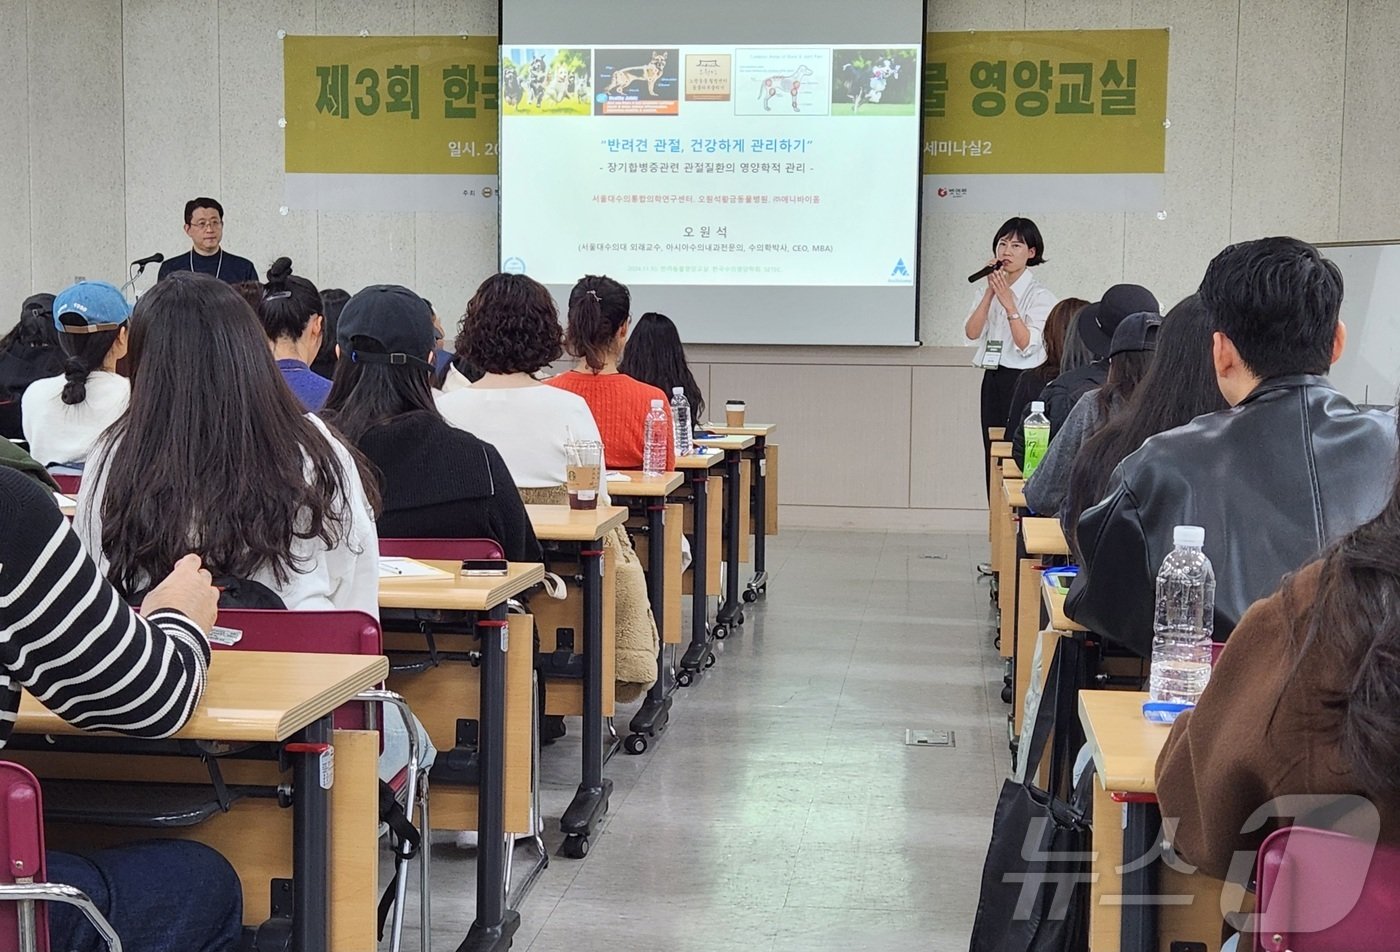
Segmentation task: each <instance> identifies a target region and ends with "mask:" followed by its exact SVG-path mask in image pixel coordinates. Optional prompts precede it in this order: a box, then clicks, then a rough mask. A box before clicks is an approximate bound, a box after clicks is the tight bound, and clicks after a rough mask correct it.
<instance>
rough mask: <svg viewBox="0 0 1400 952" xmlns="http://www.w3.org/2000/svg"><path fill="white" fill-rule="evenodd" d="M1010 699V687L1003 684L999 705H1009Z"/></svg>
mask: <svg viewBox="0 0 1400 952" xmlns="http://www.w3.org/2000/svg"><path fill="white" fill-rule="evenodd" d="M1011 698H1012V691H1011V685H1009V684H1003V685H1002V686H1001V703H1003V704H1010V703H1011Z"/></svg>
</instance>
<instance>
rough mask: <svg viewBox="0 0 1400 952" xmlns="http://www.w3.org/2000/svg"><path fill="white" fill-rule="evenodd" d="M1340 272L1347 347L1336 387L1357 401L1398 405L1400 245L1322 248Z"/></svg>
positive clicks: (1337, 368) (1336, 374)
mask: <svg viewBox="0 0 1400 952" xmlns="http://www.w3.org/2000/svg"><path fill="white" fill-rule="evenodd" d="M1318 248H1319V249H1320V250H1321V251H1322V253H1323V255H1325V256H1326V257H1328V258H1330V259H1331V260H1333V261H1335V262H1336V263H1337V267H1339V268H1341V269H1342V279H1343V281H1344V282H1345V289H1346V293H1345V295H1344V296H1343V298H1342V321H1343V322H1344V323H1345V324H1346V326H1347V343H1346V348H1345V349H1344V350H1343V352H1342V359H1341V360H1339V361H1337V363H1335V364H1333V365H1332V373H1331V379H1332V383H1333V385H1334V386H1335V387H1336V388H1337V389H1338V390H1340V391H1341V392H1342V393H1343V394H1345V395H1346V396H1347V397H1348V398H1349V399H1351V400H1352V402H1354V403H1364V404H1371V405H1373V406H1384V407H1389V406H1394V405H1395V398H1396V394H1397V392H1400V241H1390V242H1364V243H1361V242H1357V243H1339V244H1319V245H1318Z"/></svg>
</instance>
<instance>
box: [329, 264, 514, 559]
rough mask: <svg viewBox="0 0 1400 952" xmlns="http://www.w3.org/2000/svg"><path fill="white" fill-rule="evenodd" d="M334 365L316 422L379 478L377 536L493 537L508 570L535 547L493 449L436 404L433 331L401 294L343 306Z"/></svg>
mask: <svg viewBox="0 0 1400 952" xmlns="http://www.w3.org/2000/svg"><path fill="white" fill-rule="evenodd" d="M337 333H338V334H339V336H340V343H339V347H340V355H341V356H340V363H339V365H337V367H336V373H335V384H334V386H332V387H331V395H330V399H328V400H327V401H326V409H325V412H324V413H323V414H322V416H323V417H324V418H325V419H326V422H328V423H330V424H331V425H332V426H334V427H335V428H336V429H337V430H338V431H339V432H341V433H343V434H344V435H345V437H346V438H347V439H349V440H350V441H351V442H352V443H354V444H355V446H356V447H358V449H359V450H360V452H361V453H363V454H364V456H365V458H366V459H368V460H369V462H370V464H371V465H372V466H374V468H375V469H376V470H377V471H378V475H379V491H380V494H381V496H382V497H383V504H382V506H381V508H380V513H379V535H380V537H381V538H390V537H392V538H453V539H480V538H485V539H494V540H496V541H497V542H499V543H500V544H501V547H502V548H503V549H504V550H505V553H506V558H507V559H509V560H510V561H512V562H538V561H540V560H541V558H542V552H541V550H540V544H539V542H538V541H537V540H536V539H535V532H534V530H533V529H532V528H531V527H530V519H529V517H528V516H527V515H526V514H525V505H524V503H522V502H521V501H520V492H519V491H518V490H517V489H516V488H515V481H514V480H512V479H511V475H510V470H508V469H507V468H506V464H505V463H504V462H503V461H502V459H501V454H500V453H498V452H497V451H496V448H495V447H494V446H491V445H490V444H489V443H484V442H482V441H481V440H479V439H477V438H476V437H475V436H473V435H472V434H470V433H467V432H464V431H463V430H460V429H457V428H456V427H453V426H451V425H450V424H448V423H447V422H446V421H445V420H443V418H442V416H441V415H440V414H439V413H438V411H437V408H436V407H435V406H434V405H433V391H432V387H431V386H430V385H429V382H428V381H429V379H430V378H431V376H432V372H433V368H432V364H431V363H430V358H431V356H432V350H433V325H432V321H431V317H430V313H429V311H428V304H427V302H426V301H424V300H423V299H422V298H420V297H419V296H418V295H416V294H414V293H413V292H412V291H410V290H408V288H403V287H397V286H394V285H385V284H380V285H373V286H371V287H367V288H365V289H364V290H363V291H360V292H359V293H358V294H356V295H355V296H354V297H352V298H351V299H350V301H349V302H348V303H347V304H346V305H345V310H343V311H342V312H341V314H340V324H339V327H338V329H337Z"/></svg>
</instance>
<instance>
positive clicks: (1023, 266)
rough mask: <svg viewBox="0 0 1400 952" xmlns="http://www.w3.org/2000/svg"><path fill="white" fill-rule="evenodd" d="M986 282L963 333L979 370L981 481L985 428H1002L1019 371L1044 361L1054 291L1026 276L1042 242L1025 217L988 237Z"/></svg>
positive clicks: (1041, 256)
mask: <svg viewBox="0 0 1400 952" xmlns="http://www.w3.org/2000/svg"><path fill="white" fill-rule="evenodd" d="M992 255H993V257H992V259H991V260H990V261H988V262H987V267H989V268H991V269H992V271H991V273H990V274H988V275H987V283H986V286H985V287H984V288H982V289H981V290H979V291H978V292H977V298H976V301H975V303H974V304H973V307H972V313H971V314H969V315H968V316H967V323H966V324H964V325H963V333H964V334H965V335H966V336H967V339H968V340H969V341H971V342H973V343H975V344H976V345H977V357H976V359H975V360H974V361H973V363H974V365H975V366H978V367H981V368H982V369H983V373H982V465H983V469H984V472H983V474H982V475H983V479H982V483H983V485H984V486H985V485H988V478H989V477H990V475H991V469H990V467H991V460H990V453H991V448H992V447H991V443H992V441H991V438H990V437H989V436H987V428H988V427H993V426H1004V425H1005V424H1006V416H1007V413H1009V412H1010V410H1011V396H1012V392H1013V391H1014V390H1015V389H1016V378H1017V377H1019V376H1020V375H1021V371H1023V370H1030V369H1031V368H1032V367H1038V366H1039V365H1040V364H1041V362H1042V361H1044V360H1045V345H1044V340H1043V333H1044V330H1045V319H1046V318H1047V317H1048V316H1049V315H1050V309H1051V308H1052V307H1054V306H1055V300H1056V298H1055V295H1054V293H1053V292H1052V291H1051V290H1050V289H1049V288H1047V287H1045V285H1043V284H1041V283H1040V282H1039V281H1037V280H1036V279H1035V277H1034V276H1033V275H1032V274H1031V271H1030V269H1031V268H1033V267H1035V266H1036V265H1038V264H1044V263H1045V242H1044V240H1043V239H1042V238H1041V237H1040V229H1039V228H1037V227H1036V224H1035V222H1033V221H1031V220H1030V219H1029V218H1008V219H1007V220H1006V222H1005V224H1003V225H1002V226H1001V227H1000V228H998V229H997V233H996V237H994V238H993V239H992Z"/></svg>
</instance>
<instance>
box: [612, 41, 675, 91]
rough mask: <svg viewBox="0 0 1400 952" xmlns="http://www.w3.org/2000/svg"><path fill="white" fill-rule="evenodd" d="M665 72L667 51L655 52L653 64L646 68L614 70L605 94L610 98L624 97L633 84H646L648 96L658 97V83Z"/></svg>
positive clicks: (652, 56) (636, 67)
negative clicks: (614, 96)
mask: <svg viewBox="0 0 1400 952" xmlns="http://www.w3.org/2000/svg"><path fill="white" fill-rule="evenodd" d="M665 71H666V51H665V50H662V51H660V52H655V51H653V52H652V54H651V62H649V63H647V64H646V65H645V66H629V67H627V68H626V69H615V70H613V74H612V79H610V80H609V81H608V86H607V89H605V90H604V92H605V93H607V94H608V95H610V96H611V95H614V94H616V95H619V96H623V95H626V94H627V90H628V89H629V88H630V87H631V86H632V84H633V83H636V82H645V83H646V84H647V95H648V96H653V97H654V96H655V95H656V81H657V80H659V79H660V78H661V75H662V73H664V72H665Z"/></svg>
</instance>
